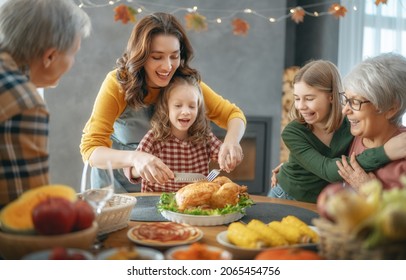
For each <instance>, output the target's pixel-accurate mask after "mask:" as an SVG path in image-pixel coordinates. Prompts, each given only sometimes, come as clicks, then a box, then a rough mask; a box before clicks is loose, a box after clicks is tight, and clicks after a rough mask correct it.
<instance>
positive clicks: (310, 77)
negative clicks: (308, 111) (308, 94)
mask: <svg viewBox="0 0 406 280" xmlns="http://www.w3.org/2000/svg"><path fill="white" fill-rule="evenodd" d="M299 82H304V83H305V84H307V85H308V86H310V87H313V88H315V89H317V90H320V91H323V92H326V93H328V94H330V95H331V97H332V102H331V110H330V115H329V117H328V120H327V123H326V127H325V128H324V129H325V130H326V132H328V133H331V132H333V131H335V130H337V129H338V128H339V127H340V125H341V122H342V120H343V115H342V110H341V109H342V108H341V104H340V92H342V91H343V90H342V82H341V76H340V73H339V71H338V69H337V67H336V66H335V65H334V64H333V63H331V62H330V61H327V60H313V61H310V62H308V63H307V64H306V65H304V66H303V67H302V68H300V69H299V71H298V72H297V73H296V75H295V77H294V79H293V84H296V83H299ZM289 117H290V118H291V120H297V121H298V122H300V123H302V124H306V122H305V120H304V118H303V116H302V115H301V114H300V112H299V110H297V109H296V108H295V106H294V104H292V107H291V110H290V112H289ZM308 127H309V128H310V129H313V127H312V125H310V124H308Z"/></svg>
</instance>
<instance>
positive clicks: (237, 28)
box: [232, 18, 250, 36]
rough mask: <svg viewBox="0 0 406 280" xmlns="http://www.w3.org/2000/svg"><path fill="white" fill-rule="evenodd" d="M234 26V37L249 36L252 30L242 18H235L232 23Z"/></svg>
mask: <svg viewBox="0 0 406 280" xmlns="http://www.w3.org/2000/svg"><path fill="white" fill-rule="evenodd" d="M232 25H233V34H234V35H242V36H245V35H247V34H248V30H249V29H250V25H249V23H248V22H247V21H245V20H243V19H241V18H235V19H234V20H233V21H232Z"/></svg>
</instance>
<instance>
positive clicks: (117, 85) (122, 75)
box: [80, 13, 246, 191]
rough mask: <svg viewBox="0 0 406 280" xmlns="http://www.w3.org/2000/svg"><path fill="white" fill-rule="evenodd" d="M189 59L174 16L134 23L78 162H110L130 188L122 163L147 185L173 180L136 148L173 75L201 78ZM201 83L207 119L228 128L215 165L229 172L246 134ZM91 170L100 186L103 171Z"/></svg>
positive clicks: (235, 115) (241, 122)
mask: <svg viewBox="0 0 406 280" xmlns="http://www.w3.org/2000/svg"><path fill="white" fill-rule="evenodd" d="M192 57H193V49H192V46H191V44H190V42H189V39H188V38H187V36H186V32H185V31H184V29H183V27H182V25H181V24H180V23H179V22H178V20H177V19H176V18H175V17H174V16H172V15H170V14H166V13H155V14H151V15H149V16H146V17H144V18H143V19H141V20H140V21H139V22H138V24H137V25H136V26H135V27H134V29H133V31H132V34H131V36H130V38H129V41H128V44H127V49H126V51H125V52H124V54H123V56H122V57H120V58H119V59H118V60H117V63H116V64H117V67H116V69H115V70H113V71H111V72H110V73H108V74H107V76H106V79H105V80H104V82H103V84H102V86H101V88H100V91H99V93H98V96H97V98H96V101H95V104H94V107H93V111H92V114H91V116H90V118H89V120H88V122H87V123H86V126H85V128H84V131H83V135H82V140H81V144H80V151H81V154H82V157H83V160H84V161H89V163H90V165H91V166H94V167H98V168H102V169H103V168H106V167H107V165H106V162H107V161H110V162H111V164H112V166H113V168H114V169H115V171H114V173H115V174H114V175H115V181H116V182H115V185H116V187H122V188H124V189H125V190H126V191H129V190H133V188H134V186H133V185H132V184H131V183H130V182H128V180H127V178H126V177H125V176H124V175H123V173H122V169H123V168H125V167H134V171H135V173H136V174H138V175H139V176H140V177H142V178H143V179H145V180H148V181H149V182H151V183H159V184H163V183H164V182H166V181H167V180H169V179H173V177H174V174H173V172H172V171H171V170H170V169H169V168H168V167H167V166H166V165H165V164H164V163H163V162H162V161H161V160H160V159H159V158H157V157H155V156H153V155H150V154H147V153H144V152H140V151H135V149H136V147H137V145H138V143H139V142H140V140H141V139H142V138H143V136H144V135H145V134H146V133H147V131H148V130H149V129H150V123H149V122H150V118H151V116H152V113H153V108H154V104H155V103H156V100H157V97H158V95H159V94H160V91H161V89H162V88H165V87H166V86H167V85H168V84H169V82H170V80H171V79H172V77H173V76H175V75H193V76H195V77H196V78H197V79H198V80H199V81H200V75H199V73H198V71H197V70H195V69H193V68H191V67H190V66H189V62H190V60H191V59H192ZM200 86H201V88H202V92H203V97H204V102H205V106H206V108H207V117H208V118H209V119H210V120H212V121H213V122H214V123H216V124H217V125H219V126H220V127H223V128H226V129H227V134H226V136H225V139H224V143H223V145H222V147H221V150H220V154H219V165H220V168H222V169H223V170H225V171H228V172H229V171H231V170H233V169H234V168H235V167H236V166H237V165H238V164H239V163H240V162H241V161H242V158H243V153H242V149H241V146H240V144H239V142H240V140H241V138H242V136H243V135H244V132H245V125H246V119H245V116H244V114H243V112H242V111H241V110H240V109H239V108H238V107H237V106H236V105H235V104H232V103H231V102H229V101H228V100H226V99H224V98H222V97H221V96H219V95H218V94H216V93H215V92H214V91H213V90H212V89H211V88H210V87H209V86H207V85H206V84H205V83H203V82H200ZM92 172H93V174H92V177H93V178H94V179H95V180H97V181H99V183H100V186H103V181H104V180H103V177H104V176H105V173H104V172H103V171H101V172H100V171H99V172H96V169H95V170H92Z"/></svg>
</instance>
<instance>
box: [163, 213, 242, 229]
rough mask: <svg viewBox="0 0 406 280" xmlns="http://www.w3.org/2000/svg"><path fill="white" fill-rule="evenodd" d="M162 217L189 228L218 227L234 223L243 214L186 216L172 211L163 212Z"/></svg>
mask: <svg viewBox="0 0 406 280" xmlns="http://www.w3.org/2000/svg"><path fill="white" fill-rule="evenodd" d="M161 214H162V216H163V217H164V218H165V219H167V220H169V221H172V222H176V223H185V224H188V225H191V226H218V225H224V224H229V223H231V222H235V221H237V220H239V219H241V218H242V217H244V215H245V214H242V213H240V212H236V213H230V214H225V215H210V216H207V215H188V214H182V213H177V212H173V211H168V210H164V211H162V212H161Z"/></svg>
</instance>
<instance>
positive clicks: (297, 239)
mask: <svg viewBox="0 0 406 280" xmlns="http://www.w3.org/2000/svg"><path fill="white" fill-rule="evenodd" d="M268 226H269V227H270V228H272V229H273V230H275V231H277V232H278V233H279V234H281V235H282V236H283V237H284V238H285V239H286V240H287V241H288V242H289V244H298V243H303V240H302V234H301V233H300V231H299V229H298V228H296V227H294V226H291V225H288V224H282V222H280V221H273V222H270V223H269V224H268Z"/></svg>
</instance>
